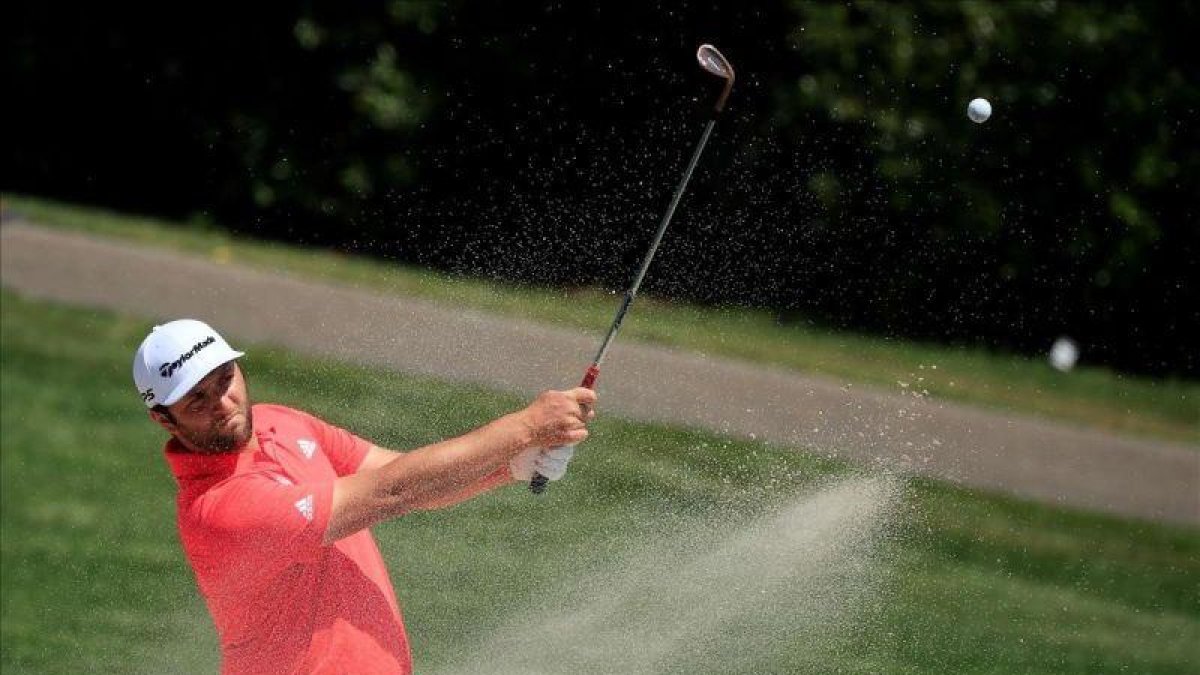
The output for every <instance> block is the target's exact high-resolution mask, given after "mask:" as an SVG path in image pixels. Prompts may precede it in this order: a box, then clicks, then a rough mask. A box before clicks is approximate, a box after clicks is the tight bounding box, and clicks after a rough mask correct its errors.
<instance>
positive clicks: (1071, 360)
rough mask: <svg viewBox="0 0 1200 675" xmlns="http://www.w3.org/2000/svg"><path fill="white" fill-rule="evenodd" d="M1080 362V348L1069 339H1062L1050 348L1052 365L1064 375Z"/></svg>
mask: <svg viewBox="0 0 1200 675" xmlns="http://www.w3.org/2000/svg"><path fill="white" fill-rule="evenodd" d="M1078 360H1079V346H1078V345H1076V344H1075V341H1074V340H1072V339H1071V338H1069V337H1060V338H1058V339H1057V340H1055V341H1054V344H1053V345H1051V346H1050V365H1052V366H1054V367H1055V368H1057V369H1059V370H1061V371H1063V372H1064V373H1065V372H1067V371H1068V370H1070V369H1071V368H1074V367H1075V362H1076V361H1078Z"/></svg>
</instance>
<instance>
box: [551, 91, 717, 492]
mask: <svg viewBox="0 0 1200 675" xmlns="http://www.w3.org/2000/svg"><path fill="white" fill-rule="evenodd" d="M716 123H717V117H716V115H713V117H712V119H710V120H709V121H708V126H706V127H704V134H703V135H702V136H700V142H699V143H697V144H696V149H695V150H694V151H693V152H692V159H691V161H689V162H688V165H687V170H685V171H684V172H683V178H682V179H681V180H680V181H679V185H678V186H677V187H676V188H675V194H673V195H671V203H670V205H668V206H667V212H666V213H664V214H663V218H662V222H660V223H659V224H658V231H657V232H655V233H654V241H652V242H650V249H649V250H648V251H646V257H644V258H642V265H641V267H639V268H638V271H637V275H636V276H635V277H634V278H633V283H632V284H631V285H630V286H629V290H628V291H626V292H625V299H624V300H622V301H621V307H620V308H619V309H618V310H617V315H616V316H615V317H613V322H612V325H610V326H609V327H608V334H607V335H605V336H604V341H603V342H601V343H600V351H598V352H596V358H595V359H593V360H592V365H591V366H589V367H588V369H587V374H585V375H584V377H583V382H582V383H581V385H580V386H583V387H587V388H588V389H591V388H592V387H593V386H594V385H595V382H596V377H597V376H598V375H599V374H600V363H601V362H602V361H603V360H604V356H605V354H607V353H608V348H609V346H610V345H612V341H613V338H615V337H616V336H617V331H618V330H620V329H621V323H622V322H623V321H625V314H626V313H628V312H629V307H630V306H631V305H633V300H634V298H636V297H637V292H638V289H639V288H641V286H642V279H644V278H646V270H648V269H650V262H651V261H652V260H654V254H655V253H657V252H658V245H659V244H661V243H662V239H663V235H664V234H666V232H667V226H668V225H670V224H671V218H672V217H673V216H674V215H675V209H676V207H678V206H679V200H680V199H682V198H683V193H684V192H685V191H686V190H687V184H688V181H690V180H691V179H692V172H693V171H695V170H696V164H697V163H698V162H699V161H700V155H701V154H702V153H703V152H704V146H705V145H707V144H708V137H709V135H710V134H712V130H713V126H715V125H716ZM548 482H549V481H548V480H547V479H546V477H545V476H543V475H541V474H540V473H535V474H534V475H533V479H532V480H531V481H530V482H529V491H530V492H532V493H534V494H541V493H542V492H545V490H546V485H547V483H548Z"/></svg>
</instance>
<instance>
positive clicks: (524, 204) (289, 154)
mask: <svg viewBox="0 0 1200 675" xmlns="http://www.w3.org/2000/svg"><path fill="white" fill-rule="evenodd" d="M1198 19H1200V11H1197V4H1196V3H1193V2H1186V3H1167V2H1163V3H1157V2H1153V3H1134V2H1112V3H1089V4H1082V3H1069V2H1052V1H1046V2H1028V3H1018V2H1011V3H1010V2H972V3H962V4H960V3H951V2H917V1H907V2H893V3H800V2H779V1H775V2H762V3H739V2H720V3H714V2H703V3H699V2H695V3H692V2H606V3H596V4H585V3H568V2H562V3H538V4H534V3H480V2H477V3H466V2H450V3H423V2H415V3H414V2H389V3H301V4H299V5H295V6H284V5H281V6H279V7H273V6H266V4H265V3H240V4H236V5H233V4H228V5H224V4H222V3H211V4H206V5H203V6H189V7H187V8H185V9H178V8H171V7H163V6H149V5H147V6H124V7H120V6H117V7H112V6H103V5H99V4H89V5H80V6H71V5H54V4H50V3H38V4H34V3H19V4H15V5H12V4H10V5H8V6H6V10H5V19H4V22H3V24H4V27H3V33H4V38H5V39H4V42H5V49H6V51H7V54H6V58H5V92H6V94H7V95H6V96H5V100H6V104H5V120H6V126H7V133H6V134H5V138H6V142H5V146H6V155H7V161H6V162H4V168H3V183H2V185H0V187H2V189H3V190H5V191H15V192H24V193H31V194H38V195H45V196H51V197H56V198H61V199H66V200H71V201H79V202H85V203H90V204H99V205H105V206H110V207H114V208H119V209H125V210H130V211H137V212H142V213H152V214H158V215H162V216H166V217H170V218H178V219H183V220H203V221H207V222H215V223H219V224H221V225H222V226H225V227H228V228H231V229H234V230H236V231H239V232H242V233H248V234H253V235H256V236H260V237H264V238H277V239H284V240H287V241H292V242H300V243H306V244H314V245H322V246H335V247H338V248H342V249H346V250H351V251H356V252H360V253H367V254H371V255H375V256H381V257H386V258H389V259H396V260H402V261H406V262H415V263H420V264H425V265H432V266H435V267H438V268H441V269H446V270H451V271H455V272H461V273H468V274H473V275H480V276H486V277H496V278H506V279H512V280H518V281H524V282H531V283H539V284H542V283H545V284H563V285H579V284H602V285H605V286H609V287H613V288H622V287H624V286H625V285H626V284H627V283H628V281H629V278H630V276H631V274H632V272H633V268H634V266H635V265H636V263H637V261H638V260H639V259H640V257H641V255H642V253H643V251H644V249H645V246H646V245H647V244H648V241H649V238H650V236H651V234H652V232H653V229H654V226H655V225H656V223H657V220H658V218H659V217H660V215H661V212H662V210H663V209H664V208H665V206H666V203H667V201H668V199H669V197H670V192H671V190H672V189H673V187H674V185H675V183H676V181H677V180H678V178H679V175H680V173H681V171H682V169H683V167H684V165H685V163H686V161H687V158H688V155H689V153H690V152H691V149H692V146H693V144H694V143H695V141H696V140H697V139H698V137H699V134H700V132H701V130H702V128H703V124H704V120H705V116H706V115H707V110H708V106H709V105H710V102H711V101H712V100H713V97H714V95H715V94H716V92H717V91H718V90H719V86H720V84H719V82H717V81H715V78H712V77H710V76H706V75H704V74H703V73H702V72H701V71H700V69H699V68H698V67H697V66H696V63H695V58H694V53H695V49H696V46H697V45H698V44H700V43H701V42H712V43H714V44H716V45H718V46H719V47H720V48H721V49H722V51H723V52H724V53H725V54H726V56H727V57H729V59H730V60H731V61H732V62H733V64H734V65H735V67H736V68H737V70H738V81H737V86H736V87H735V91H734V96H733V98H732V99H731V103H730V108H729V110H728V111H727V114H726V116H725V117H724V118H723V119H722V121H721V123H720V124H719V125H718V127H717V131H716V133H715V134H714V136H713V139H712V141H711V143H710V144H709V148H708V150H707V153H706V155H705V157H704V158H703V160H702V162H701V165H700V168H699V170H698V171H697V174H696V176H695V177H694V178H693V182H692V184H691V187H690V190H689V193H688V195H687V197H686V198H685V200H684V202H683V204H682V206H681V208H680V210H679V212H678V213H677V214H676V220H675V222H674V224H673V225H672V229H671V231H670V232H669V233H668V239H667V241H666V243H665V244H664V246H663V248H662V249H661V251H660V253H659V257H658V259H656V262H655V266H654V268H652V271H651V274H650V276H649V277H648V279H647V284H646V289H647V290H648V291H650V292H654V293H658V294H662V295H668V296H673V297H680V298H687V299H690V300H695V301H700V302H705V303H714V304H718V303H736V304H746V305H754V306H764V307H769V308H772V309H773V310H775V311H776V313H777V315H778V316H779V320H780V321H784V322H790V321H805V322H814V323H818V324H822V325H830V326H834V327H839V328H840V327H850V328H854V329H856V330H862V331H869V332H873V333H877V334H881V335H886V336H904V337H914V338H919V339H933V340H937V341H942V342H951V343H964V344H984V345H988V346H992V347H999V348H1005V349H1014V350H1018V351H1023V352H1027V353H1040V352H1043V351H1044V350H1045V349H1046V348H1047V346H1048V345H1049V343H1050V342H1051V341H1052V340H1053V339H1054V338H1055V337H1057V336H1058V335H1060V334H1067V335H1071V336H1072V337H1074V338H1075V339H1076V340H1078V341H1079V342H1080V343H1081V344H1082V346H1083V350H1084V358H1085V359H1086V360H1088V361H1090V362H1092V363H1096V362H1100V363H1106V364H1109V365H1112V366H1114V367H1116V368H1120V369H1124V370H1129V371H1134V372H1142V373H1150V374H1159V375H1161V374H1177V375H1185V376H1196V375H1200V357H1198V356H1197V353H1198V350H1197V347H1196V345H1197V344H1200V302H1198V299H1197V281H1196V278H1197V276H1198V274H1197V262H1196V261H1197V256H1198V254H1200V229H1198V223H1197V210H1196V206H1195V204H1196V199H1197V195H1198V194H1200V180H1198V178H1197V177H1198V176H1200V134H1198V133H1197V131H1196V124H1197V122H1198V121H1200V120H1197V117H1198V111H1200V90H1198V88H1197V73H1200V59H1198V58H1197V49H1196V48H1195V47H1194V45H1193V44H1192V40H1193V38H1192V37H1191V36H1190V33H1191V32H1192V31H1193V30H1194V26H1195V25H1197V20H1198ZM976 96H983V97H986V98H988V99H990V100H991V102H992V104H993V107H994V110H995V112H994V115H993V117H992V119H991V120H990V121H988V122H987V123H986V124H982V125H976V124H973V123H971V122H969V121H968V120H967V118H966V114H965V107H966V103H967V101H969V100H970V99H971V98H974V97H976Z"/></svg>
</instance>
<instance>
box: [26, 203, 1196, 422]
mask: <svg viewBox="0 0 1200 675" xmlns="http://www.w3.org/2000/svg"><path fill="white" fill-rule="evenodd" d="M4 207H5V208H6V209H8V210H9V212H10V213H11V214H20V215H22V216H25V217H27V218H29V219H30V220H32V221H34V222H37V223H42V224H46V225H52V226H57V227H63V228H69V229H74V230H80V231H85V232H90V233H93V234H97V235H103V236H106V237H116V238H120V239H125V240H130V241H134V242H137V243H140V244H145V245H149V246H161V247H169V248H173V249H177V250H180V251H185V252H189V253H193V254H197V255H201V256H205V257H209V258H211V259H213V260H216V261H219V262H225V263H237V264H246V265H253V266H255V267H259V268H264V269H271V270H277V271H280V272H283V273H290V274H297V275H303V276H305V277H310V278H311V277H312V276H314V275H319V276H323V277H325V278H327V279H329V280H331V281H336V282H339V283H343V284H348V285H351V286H357V287H363V288H370V289H376V290H381V291H385V292H389V293H397V294H403V295H411V296H419V297H423V298H428V299H430V300H434V301H437V302H443V303H447V304H452V305H455V306H465V307H473V308H478V309H482V310H485V311H489V312H495V313H499V314H503V315H507V316H515V317H521V318H526V319H532V320H535V321H541V322H547V323H552V324H557V325H562V326H569V327H572V328H580V329H584V330H587V331H589V332H591V333H593V334H595V335H596V336H597V339H599V337H600V336H601V335H602V334H603V331H604V330H605V329H606V328H607V324H608V321H609V320H610V318H611V316H612V312H613V311H614V310H615V309H616V305H617V298H616V297H614V296H613V295H611V294H610V293H606V292H604V291H601V290H598V289H590V288H576V289H568V290H562V289H552V288H540V287H531V286H520V285H512V284H508V285H506V284H500V283H496V282H494V281H490V280H480V279H473V278H469V277H456V276H448V275H445V274H440V273H436V272H433V271H429V270H425V269H420V268H415V267H406V266H402V265H396V264H388V263H386V262H383V261H378V260H372V259H367V258H362V257H354V256H347V255H344V254H339V253H337V252H334V251H327V250H316V249H309V248H302V247H298V246H288V245H284V244H281V243H278V242H264V241H258V240H253V239H248V238H235V237H232V236H231V235H229V234H228V233H226V232H224V231H222V230H220V229H217V228H214V227H210V226H203V225H199V224H192V225H180V224H178V223H167V222H163V221H158V220H153V219H148V218H140V217H134V216H129V215H125V214H118V213H112V212H109V211H104V210H100V209H94V208H83V207H76V206H68V205H64V204H59V203H55V202H51V201H47V200H42V199H35V198H31V197H22V196H12V195H5V196H4ZM621 339H622V340H634V341H641V342H648V343H657V344H665V345H672V346H676V347H681V348H685V349H690V350H696V351H700V352H704V353H708V354H714V355H721V356H728V357H733V358H738V359H744V360H747V361H752V362H757V363H763V364H769V365H778V366H783V367H786V368H791V369H795V370H798V371H803V372H810V373H817V374H822V375H826V376H830V377H833V378H837V379H840V380H844V381H848V382H855V383H869V384H874V385H881V386H883V387H885V388H889V389H892V390H895V391H901V392H913V393H916V394H920V395H925V394H927V395H930V396H933V397H938V398H945V399H948V400H955V401H965V402H969V403H975V404H980V405H985V406H991V407H996V408H1000V409H1005V410H1013V411H1018V412H1022V413H1027V414H1032V415H1038V416H1042V417H1047V418H1051V419H1058V420H1063V421H1067V422H1072V423H1076V424H1079V425H1085V426H1090V427H1095V428H1098V429H1103V430H1108V431H1118V432H1123V433H1130V434H1143V435H1149V436H1155V437H1159V438H1164V439H1170V440H1180V441H1185V442H1189V443H1200V383H1198V382H1196V381H1191V380H1178V379H1168V380H1154V379H1148V378H1139V377H1131V376H1127V375H1122V374H1120V373H1115V372H1112V371H1110V370H1107V369H1103V368H1096V367H1087V366H1084V367H1080V368H1076V369H1075V370H1074V371H1072V372H1071V373H1069V374H1063V373H1059V372H1057V371H1055V370H1054V369H1052V368H1050V366H1049V365H1047V364H1046V363H1045V362H1044V361H1043V360H1040V359H1029V358H1025V357H1020V356H1015V355H1011V354H1002V353H994V352H989V351H986V350H983V349H978V348H958V347H948V346H942V345H935V344H926V343H918V342H911V341H903V340H889V339H883V338H879V337H871V336H865V335H859V334H854V333H849V332H835V331H830V330H823V329H820V328H816V327H810V326H804V325H795V324H789V325H784V324H781V323H779V322H778V321H777V320H776V319H775V318H774V316H773V315H772V314H771V313H770V312H766V311H761V310H752V309H745V308H733V307H724V308H710V307H700V306H696V305H689V304H684V303H676V302H666V301H663V300H660V299H656V298H653V297H646V296H643V297H640V298H639V300H638V308H637V311H635V312H632V313H631V314H630V317H629V319H628V320H627V321H626V323H625V326H624V327H623V328H622V334H621Z"/></svg>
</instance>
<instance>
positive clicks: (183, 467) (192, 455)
mask: <svg viewBox="0 0 1200 675" xmlns="http://www.w3.org/2000/svg"><path fill="white" fill-rule="evenodd" d="M254 435H255V436H257V437H258V447H259V452H263V451H264V449H265V448H266V446H267V444H268V443H274V442H275V427H274V425H272V426H270V427H267V428H263V429H258V428H256V429H254ZM163 453H164V454H165V455H166V458H167V464H168V465H169V466H170V467H171V473H173V474H175V478H176V479H177V480H178V481H179V482H182V481H184V480H195V479H198V478H205V477H214V478H218V479H220V478H224V477H226V476H230V475H232V474H234V473H236V472H237V469H238V468H239V467H241V466H244V465H246V464H249V463H251V462H253V461H254V456H255V455H256V454H257V453H254V452H247V451H244V450H241V451H238V452H218V453H213V454H204V453H199V452H189V451H188V450H187V449H185V448H184V447H183V444H182V443H180V442H179V440H178V439H176V438H174V437H172V438H171V439H170V440H169V441H167V444H166V446H164V447H163Z"/></svg>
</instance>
